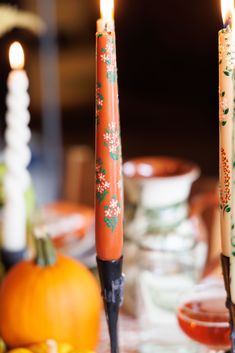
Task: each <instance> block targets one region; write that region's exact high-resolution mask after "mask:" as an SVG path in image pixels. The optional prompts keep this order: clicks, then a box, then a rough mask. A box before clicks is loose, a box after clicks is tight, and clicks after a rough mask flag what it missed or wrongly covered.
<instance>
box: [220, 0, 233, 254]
mask: <svg viewBox="0 0 235 353" xmlns="http://www.w3.org/2000/svg"><path fill="white" fill-rule="evenodd" d="M221 10H222V15H223V22H224V26H225V28H224V29H222V30H221V31H220V32H219V128H220V215H221V217H220V219H221V240H222V254H223V255H225V256H228V257H230V255H231V229H232V167H233V115H234V63H235V61H234V36H233V33H232V21H233V20H232V19H233V12H234V2H233V0H221Z"/></svg>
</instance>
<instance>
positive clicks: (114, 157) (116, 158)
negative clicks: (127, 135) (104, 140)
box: [110, 152, 119, 161]
mask: <svg viewBox="0 0 235 353" xmlns="http://www.w3.org/2000/svg"><path fill="white" fill-rule="evenodd" d="M110 156H111V157H112V159H113V160H114V161H118V160H119V154H117V153H113V152H110Z"/></svg>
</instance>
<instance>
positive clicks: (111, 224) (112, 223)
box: [104, 217, 118, 232]
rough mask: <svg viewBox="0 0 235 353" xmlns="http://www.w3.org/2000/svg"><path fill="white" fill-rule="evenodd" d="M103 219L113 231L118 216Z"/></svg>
mask: <svg viewBox="0 0 235 353" xmlns="http://www.w3.org/2000/svg"><path fill="white" fill-rule="evenodd" d="M104 221H105V223H106V225H107V226H108V227H109V228H111V229H112V232H114V230H115V228H116V227H117V225H118V217H112V218H108V217H105V218H104Z"/></svg>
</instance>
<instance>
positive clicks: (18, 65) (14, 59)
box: [9, 42, 24, 70]
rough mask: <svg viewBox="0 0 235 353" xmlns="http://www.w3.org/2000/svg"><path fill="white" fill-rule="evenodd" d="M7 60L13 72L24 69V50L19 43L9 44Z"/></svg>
mask: <svg viewBox="0 0 235 353" xmlns="http://www.w3.org/2000/svg"><path fill="white" fill-rule="evenodd" d="M9 60H10V65H11V68H12V69H13V70H20V69H23V67H24V50H23V48H22V46H21V44H20V43H19V42H14V43H12V44H11V46H10V49H9Z"/></svg>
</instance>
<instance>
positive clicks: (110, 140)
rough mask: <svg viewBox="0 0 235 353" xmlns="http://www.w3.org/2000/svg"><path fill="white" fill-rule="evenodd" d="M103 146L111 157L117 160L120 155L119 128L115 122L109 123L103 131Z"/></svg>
mask: <svg viewBox="0 0 235 353" xmlns="http://www.w3.org/2000/svg"><path fill="white" fill-rule="evenodd" d="M103 136H104V146H106V147H108V150H109V154H110V156H111V158H112V159H113V160H115V161H118V160H119V159H120V157H121V146H120V129H119V128H117V126H116V123H115V122H112V123H109V125H108V127H107V128H106V129H105V131H104V135H103Z"/></svg>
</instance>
